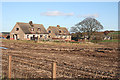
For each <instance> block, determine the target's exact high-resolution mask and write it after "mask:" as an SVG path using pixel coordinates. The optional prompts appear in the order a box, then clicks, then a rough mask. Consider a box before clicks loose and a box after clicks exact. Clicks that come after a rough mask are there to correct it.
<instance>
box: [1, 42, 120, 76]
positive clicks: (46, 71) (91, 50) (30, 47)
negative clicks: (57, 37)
mask: <svg viewBox="0 0 120 80" xmlns="http://www.w3.org/2000/svg"><path fill="white" fill-rule="evenodd" d="M117 45H118V43H111V44H110V43H109V45H107V44H106V43H105V44H104V43H99V44H94V43H62V42H40V43H34V42H32V41H14V40H4V41H3V42H2V47H6V48H8V49H3V50H2V53H3V55H2V70H3V75H4V76H5V77H7V76H8V55H12V78H51V71H52V65H51V64H52V63H53V62H56V64H57V78H116V73H117V69H118V51H119V49H118V46H117Z"/></svg>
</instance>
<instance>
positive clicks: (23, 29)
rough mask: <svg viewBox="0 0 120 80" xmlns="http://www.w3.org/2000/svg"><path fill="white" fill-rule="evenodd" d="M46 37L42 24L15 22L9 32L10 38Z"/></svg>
mask: <svg viewBox="0 0 120 80" xmlns="http://www.w3.org/2000/svg"><path fill="white" fill-rule="evenodd" d="M38 38H39V39H42V40H46V39H48V33H47V31H46V29H45V28H44V26H43V25H42V24H33V23H32V21H30V22H29V23H23V22H17V23H16V24H15V26H14V28H13V29H12V31H11V32H10V39H14V40H35V39H38Z"/></svg>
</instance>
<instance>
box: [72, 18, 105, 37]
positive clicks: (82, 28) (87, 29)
mask: <svg viewBox="0 0 120 80" xmlns="http://www.w3.org/2000/svg"><path fill="white" fill-rule="evenodd" d="M101 29H103V26H102V25H101V24H100V22H98V21H97V20H96V19H94V18H90V17H88V18H86V19H84V20H83V21H81V22H79V23H78V24H76V25H75V26H74V27H71V32H81V33H87V36H88V39H89V38H90V37H91V35H92V33H93V32H96V31H98V30H101Z"/></svg>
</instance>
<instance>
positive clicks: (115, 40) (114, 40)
mask: <svg viewBox="0 0 120 80" xmlns="http://www.w3.org/2000/svg"><path fill="white" fill-rule="evenodd" d="M101 42H120V40H117V39H113V40H103V41H101Z"/></svg>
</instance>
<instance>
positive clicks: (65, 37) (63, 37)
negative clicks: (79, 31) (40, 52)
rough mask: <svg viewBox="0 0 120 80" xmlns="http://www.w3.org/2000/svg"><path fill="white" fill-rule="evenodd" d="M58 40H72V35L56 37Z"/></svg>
mask: <svg viewBox="0 0 120 80" xmlns="http://www.w3.org/2000/svg"><path fill="white" fill-rule="evenodd" d="M56 38H61V39H65V40H71V35H56Z"/></svg>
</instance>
